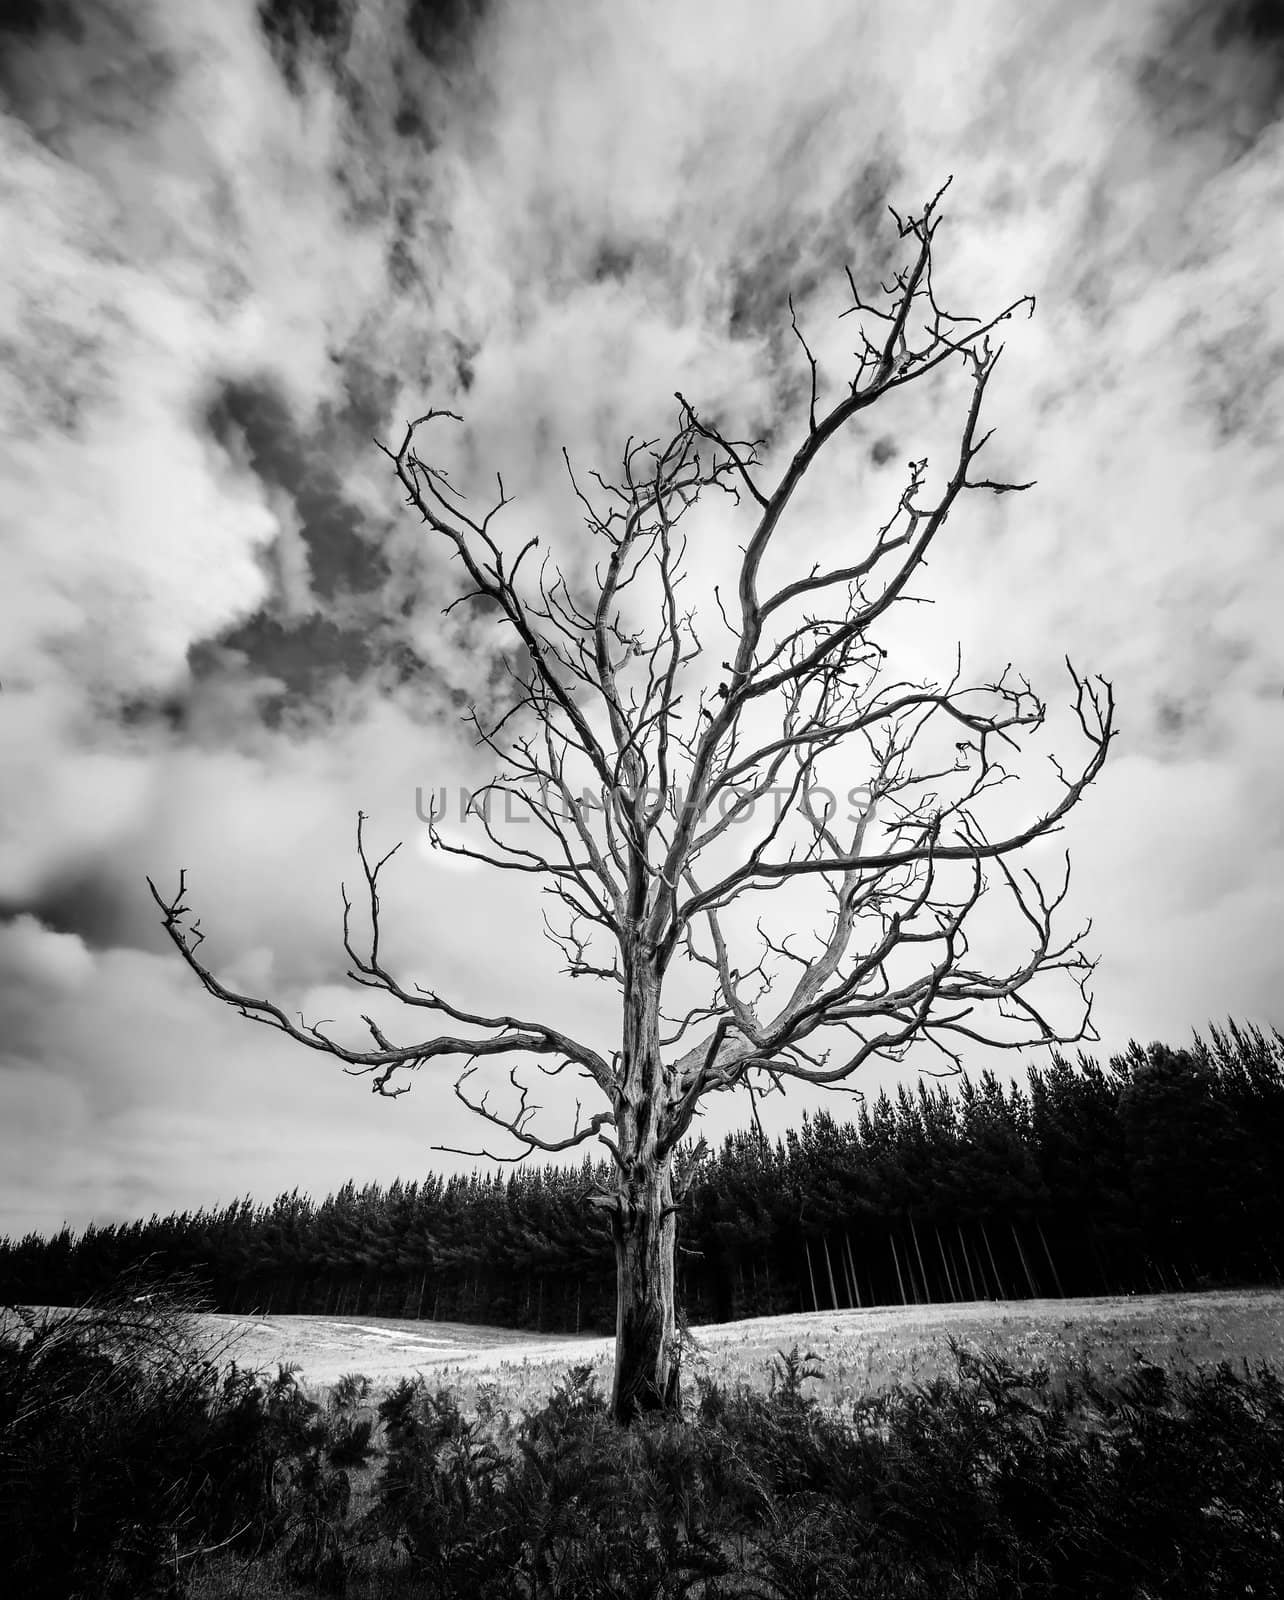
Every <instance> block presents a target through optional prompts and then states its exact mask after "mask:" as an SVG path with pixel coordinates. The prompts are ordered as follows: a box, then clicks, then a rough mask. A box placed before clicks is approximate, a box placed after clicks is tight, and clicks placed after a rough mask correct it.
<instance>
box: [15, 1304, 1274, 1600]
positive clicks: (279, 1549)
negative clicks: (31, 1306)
mask: <svg viewBox="0 0 1284 1600" xmlns="http://www.w3.org/2000/svg"><path fill="white" fill-rule="evenodd" d="M1282 1312H1284V1293H1281V1292H1278V1291H1244V1292H1234V1293H1232V1292H1215V1293H1204V1294H1191V1295H1168V1296H1144V1297H1143V1296H1138V1297H1132V1296H1129V1297H1126V1298H1119V1299H1113V1300H1078V1301H1067V1300H1058V1301H1054V1300H1043V1301H1022V1302H986V1303H976V1304H967V1305H950V1306H922V1307H917V1308H915V1307H910V1308H905V1307H896V1308H874V1309H870V1310H866V1311H854V1312H852V1311H848V1312H821V1313H814V1314H811V1315H792V1316H785V1317H776V1318H758V1319H753V1320H750V1321H743V1322H740V1323H734V1324H719V1325H716V1326H713V1327H705V1328H696V1329H694V1330H691V1331H690V1332H684V1334H683V1339H684V1345H685V1371H686V1382H685V1389H684V1411H683V1415H682V1416H681V1417H677V1418H674V1417H668V1418H653V1419H648V1420H644V1421H642V1422H639V1423H638V1424H636V1425H635V1426H634V1427H633V1428H631V1429H621V1428H619V1427H618V1426H617V1425H616V1424H614V1423H613V1422H612V1421H611V1420H610V1417H609V1413H608V1410H607V1406H606V1403H605V1394H606V1391H607V1389H608V1387H609V1380H610V1363H611V1347H610V1341H609V1340H604V1339H583V1338H576V1337H562V1338H550V1337H549V1336H547V1335H533V1334H520V1333H513V1332H512V1331H510V1330H505V1329H495V1328H478V1327H471V1326H467V1325H463V1324H446V1323H409V1322H401V1321H395V1320H390V1321H375V1320H373V1319H364V1320H357V1319H343V1318H322V1317H285V1318H276V1319H269V1318H234V1317H229V1316H220V1315H210V1314H201V1313H199V1312H197V1311H195V1310H194V1309H193V1306H192V1303H191V1302H190V1300H189V1301H187V1302H184V1301H183V1300H182V1298H181V1296H180V1297H178V1298H171V1297H169V1296H168V1295H167V1292H166V1291H164V1290H162V1291H160V1292H158V1293H157V1294H155V1295H145V1296H136V1295H133V1294H128V1295H123V1296H122V1297H120V1298H119V1299H118V1300H117V1301H115V1302H114V1303H111V1304H107V1305H102V1306H99V1307H96V1308H88V1309H86V1310H83V1311H79V1312H70V1313H68V1312H51V1313H44V1314H36V1315H34V1316H32V1315H28V1316H26V1317H21V1316H19V1317H17V1318H16V1319H15V1317H14V1316H13V1314H11V1315H10V1317H9V1319H8V1321H7V1325H6V1326H4V1327H0V1446H2V1448H0V1479H2V1480H3V1481H0V1508H2V1509H0V1578H2V1579H3V1580H4V1587H5V1590H6V1592H10V1593H20V1594H22V1595H24V1596H25V1597H29V1600H46V1597H47V1600H79V1597H81V1596H84V1597H86V1600H88V1597H89V1596H91V1595H92V1596H93V1597H94V1600H141V1597H144V1596H158V1597H162V1596H163V1597H167V1600H302V1597H304V1596H311V1595H319V1594H320V1595H324V1594H330V1595H342V1596H347V1597H348V1600H421V1597H422V1600H427V1597H429V1596H432V1597H434V1600H435V1597H442V1600H501V1597H502V1600H509V1597H510V1596H517V1597H521V1600H611V1597H617V1596H618V1597H619V1600H635V1597H648V1596H649V1597H652V1600H669V1597H672V1600H679V1597H681V1600H741V1597H744V1600H860V1597H862V1596H868V1597H870V1600H873V1597H874V1596H878V1597H879V1600H964V1597H966V1600H1000V1597H1003V1600H1008V1597H1029V1600H1079V1597H1081V1596H1086V1595H1092V1596H1098V1597H1102V1600H1104V1597H1115V1596H1118V1597H1119V1600H1161V1597H1168V1596H1171V1597H1173V1600H1179V1597H1185V1596H1190V1595H1195V1594H1198V1595H1200V1596H1210V1597H1225V1600H1230V1597H1231V1596H1234V1597H1235V1600H1241V1597H1244V1596H1252V1595H1268V1594H1272V1593H1275V1592H1277V1590H1276V1589H1275V1587H1274V1582H1275V1578H1274V1576H1273V1575H1274V1574H1276V1573H1277V1570H1278V1567H1279V1564H1280V1556H1279V1551H1280V1549H1281V1547H1282V1546H1284V1383H1282V1382H1281V1373H1284V1315H1281V1313H1282Z"/></svg>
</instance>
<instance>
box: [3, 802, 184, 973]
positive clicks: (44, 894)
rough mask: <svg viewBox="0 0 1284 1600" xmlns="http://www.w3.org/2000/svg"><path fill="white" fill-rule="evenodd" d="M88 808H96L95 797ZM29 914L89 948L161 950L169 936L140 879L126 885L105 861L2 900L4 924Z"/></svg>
mask: <svg viewBox="0 0 1284 1600" xmlns="http://www.w3.org/2000/svg"><path fill="white" fill-rule="evenodd" d="M84 803H85V805H86V806H92V805H93V804H94V797H93V795H92V793H90V794H86V796H85V802H84ZM21 916H30V917H34V918H36V920H37V921H38V922H39V923H41V924H42V926H44V927H45V928H47V929H48V930H49V931H50V932H51V933H69V934H75V935H76V936H77V937H78V938H79V939H81V940H82V941H83V942H84V944H85V945H86V946H87V947H88V948H89V949H91V950H116V949H122V948H129V949H135V950H149V951H151V952H153V953H157V952H160V951H163V950H164V949H165V946H166V936H165V933H164V931H163V929H162V928H161V927H160V923H159V919H158V918H157V916H156V915H155V908H154V907H153V905H152V902H151V900H150V899H149V898H148V895H147V885H146V884H145V883H144V882H143V880H142V877H141V876H140V877H139V878H138V881H137V882H135V883H132V884H130V883H126V882H123V881H122V879H121V876H120V874H119V873H117V872H115V871H114V870H113V869H112V867H111V866H110V865H109V864H108V863H106V862H103V861H97V862H90V863H85V864H82V865H79V866H75V867H69V868H66V869H64V870H63V871H61V872H58V873H56V874H55V875H53V876H52V877H51V878H50V880H49V881H48V882H47V883H45V884H43V885H41V887H40V888H39V889H38V890H37V892H36V893H35V894H33V895H31V896H29V897H27V898H25V899H23V900H22V901H17V900H11V901H7V902H6V901H0V925H3V924H5V923H8V922H11V921H13V920H15V919H16V918H18V917H21Z"/></svg>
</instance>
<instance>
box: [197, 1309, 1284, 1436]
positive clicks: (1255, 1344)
mask: <svg viewBox="0 0 1284 1600" xmlns="http://www.w3.org/2000/svg"><path fill="white" fill-rule="evenodd" d="M201 1325H202V1327H203V1329H204V1330H205V1331H207V1332H208V1333H209V1335H210V1336H211V1338H213V1339H215V1340H217V1341H219V1343H220V1344H222V1343H224V1342H226V1346H227V1350H228V1353H229V1355H230V1356H231V1357H233V1358H234V1359H235V1360H237V1361H238V1362H240V1363H241V1364H242V1365H244V1366H251V1367H263V1368H268V1369H274V1368H275V1366H276V1364H277V1363H278V1362H294V1363H297V1364H298V1366H299V1367H300V1369H301V1371H300V1379H301V1381H302V1382H303V1384H304V1385H305V1386H306V1387H307V1388H308V1389H309V1390H311V1391H313V1392H316V1391H318V1390H321V1389H324V1388H326V1387H328V1386H329V1385H330V1384H332V1383H334V1382H335V1381H336V1380H337V1379H338V1378H339V1377H341V1376H342V1375H343V1374H344V1373H348V1372H360V1373H362V1374H364V1375H365V1376H366V1377H368V1378H369V1379H370V1380H371V1382H372V1384H373V1386H374V1388H375V1390H376V1391H383V1390H387V1389H389V1388H391V1387H392V1386H393V1385H394V1384H396V1383H397V1381H398V1380H399V1379H401V1378H402V1377H407V1376H412V1375H414V1374H415V1373H417V1372H423V1373H424V1374H425V1375H426V1376H427V1378H428V1380H429V1381H430V1382H431V1383H433V1384H434V1385H437V1384H440V1385H443V1386H445V1387H447V1388H450V1389H452V1390H453V1391H455V1392H456V1393H457V1395H458V1397H459V1399H460V1402H461V1403H462V1404H465V1405H466V1404H467V1403H468V1402H469V1400H470V1398H472V1397H474V1396H475V1395H476V1394H477V1392H478V1391H479V1390H480V1389H483V1388H484V1389H486V1390H487V1391H489V1392H490V1393H491V1394H492V1395H493V1396H494V1398H495V1399H497V1400H499V1401H500V1402H501V1403H502V1404H505V1405H510V1406H515V1407H517V1408H521V1407H524V1406H526V1405H529V1404H538V1403H540V1402H541V1401H542V1400H543V1398H544V1397H545V1396H546V1395H547V1393H548V1391H549V1390H550V1389H551V1388H552V1386H553V1385H554V1384H555V1383H556V1382H557V1380H558V1378H559V1377H560V1376H561V1375H562V1374H563V1373H564V1372H565V1371H566V1369H567V1368H568V1367H570V1366H572V1365H578V1364H581V1363H588V1364H590V1365H592V1367H593V1368H594V1370H595V1372H597V1373H598V1374H600V1375H601V1377H602V1379H603V1381H604V1382H605V1380H606V1379H608V1378H609V1374H610V1369H611V1357H612V1348H613V1340H611V1339H609V1338H577V1337H575V1336H574V1335H552V1334H530V1333H518V1332H515V1331H513V1330H512V1329H505V1328H475V1327H468V1326H466V1325H463V1324H458V1323H433V1322H405V1321H397V1320H392V1319H389V1320H382V1319H373V1318H367V1319H350V1320H345V1319H342V1318H335V1317H274V1318H260V1319H244V1318H236V1317H230V1316H209V1317H204V1318H202V1319H201ZM950 1339H958V1340H961V1341H963V1342H965V1343H967V1344H969V1345H973V1346H986V1347H989V1348H993V1349H995V1350H998V1351H1000V1352H1002V1353H1003V1354H1004V1355H1006V1356H1008V1357H1009V1358H1010V1359H1011V1360H1013V1361H1014V1362H1016V1363H1018V1364H1020V1365H1034V1364H1039V1363H1042V1364H1045V1365H1047V1366H1049V1367H1051V1368H1052V1369H1053V1370H1054V1371H1059V1370H1062V1369H1065V1368H1069V1367H1072V1366H1075V1365H1077V1364H1079V1363H1081V1362H1083V1361H1085V1360H1086V1361H1088V1362H1090V1364H1091V1365H1092V1366H1093V1367H1094V1368H1095V1369H1097V1370H1099V1371H1100V1370H1102V1369H1105V1370H1109V1369H1110V1368H1111V1367H1113V1368H1115V1369H1116V1370H1123V1369H1124V1368H1126V1367H1127V1366H1129V1365H1131V1364H1132V1362H1133V1361H1134V1359H1135V1355H1136V1353H1137V1352H1140V1353H1141V1354H1142V1355H1144V1356H1145V1357H1147V1358H1149V1359H1150V1360H1153V1361H1156V1362H1159V1363H1161V1364H1162V1365H1164V1366H1167V1367H1170V1368H1173V1369H1181V1368H1189V1367H1194V1366H1198V1365H1200V1364H1203V1363H1207V1362H1218V1361H1223V1360H1229V1361H1232V1362H1235V1363H1238V1362H1240V1361H1241V1360H1244V1359H1247V1360H1248V1361H1250V1362H1256V1361H1259V1360H1263V1359H1264V1360H1268V1361H1271V1362H1273V1363H1275V1364H1277V1365H1280V1366H1284V1291H1279V1290H1240V1291H1234V1292H1228V1291H1218V1292H1212V1293H1208V1294H1183V1295H1144V1296H1143V1295H1137V1296H1128V1297H1121V1298H1112V1299H1081V1300H1020V1301H1000V1302H995V1301H979V1302H972V1303H968V1304H963V1305H937V1306H894V1307H892V1306H879V1307H876V1308H873V1309H870V1310H866V1311H821V1312H813V1313H810V1314H807V1315H794V1316H785V1317H763V1318H755V1319H753V1320H750V1321H745V1322H728V1323H719V1324H716V1325H712V1326H708V1327H701V1328H694V1329H692V1341H693V1342H692V1347H691V1348H690V1349H689V1351H688V1355H687V1372H688V1373H689V1374H691V1375H699V1374H701V1373H704V1374H707V1375H708V1376H710V1377H713V1378H717V1379H719V1380H721V1381H724V1382H731V1383H734V1382H736V1381H737V1380H738V1379H742V1378H743V1379H745V1380H746V1381H750V1382H761V1381H763V1380H764V1378H765V1375H766V1373H767V1372H768V1370H769V1369H770V1367H771V1364H772V1359H773V1357H774V1355H775V1353H776V1352H777V1351H779V1350H788V1349H790V1348H791V1346H793V1345H797V1346H798V1347H799V1348H800V1350H803V1351H814V1352H815V1354H816V1355H817V1356H818V1357H819V1358H820V1360H821V1362H822V1364H823V1365H824V1368H825V1374H826V1376H825V1378H824V1379H823V1380H822V1381H821V1382H820V1383H819V1384H818V1385H817V1386H816V1393H817V1394H818V1397H819V1398H821V1399H824V1400H827V1401H829V1402H831V1403H845V1402H846V1401H847V1400H849V1399H854V1398H859V1397H860V1396H861V1395H865V1394H871V1393H876V1392H879V1391H882V1390H885V1389H887V1388H890V1387H891V1386H893V1385H895V1384H897V1383H915V1382H920V1381H923V1380H925V1379H928V1378H930V1377H932V1376H934V1375H935V1374H937V1373H940V1372H945V1371H950V1370H952V1368H953V1363H952V1361H951V1359H950V1354H949V1340H950Z"/></svg>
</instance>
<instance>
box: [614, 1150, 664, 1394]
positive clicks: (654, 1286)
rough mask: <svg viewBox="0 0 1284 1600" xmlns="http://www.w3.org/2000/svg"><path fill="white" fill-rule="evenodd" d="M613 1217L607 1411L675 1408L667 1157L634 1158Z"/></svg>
mask: <svg viewBox="0 0 1284 1600" xmlns="http://www.w3.org/2000/svg"><path fill="white" fill-rule="evenodd" d="M621 1198H622V1204H621V1207H620V1209H619V1211H618V1212H617V1213H616V1216H615V1270H616V1291H615V1294H616V1299H615V1388H614V1392H613V1395H612V1399H611V1412H612V1415H613V1416H614V1417H615V1418H616V1420H617V1421H620V1422H629V1421H631V1420H632V1419H633V1418H634V1417H635V1416H637V1415H638V1413H639V1412H644V1411H660V1410H674V1409H676V1408H677V1405H678V1400H679V1391H678V1347H677V1320H676V1305H675V1295H674V1251H675V1245H676V1242H677V1229H676V1219H675V1217H674V1214H673V1185H672V1180H671V1176H670V1171H669V1164H668V1162H667V1161H666V1162H665V1163H664V1164H663V1166H662V1167H660V1168H659V1169H658V1170H647V1168H646V1166H645V1164H640V1166H639V1170H638V1171H637V1173H636V1175H635V1178H634V1181H632V1182H631V1183H630V1184H628V1185H627V1189H626V1193H625V1194H624V1195H623V1196H622V1197H621Z"/></svg>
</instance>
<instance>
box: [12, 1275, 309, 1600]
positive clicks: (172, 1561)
mask: <svg viewBox="0 0 1284 1600" xmlns="http://www.w3.org/2000/svg"><path fill="white" fill-rule="evenodd" d="M192 1309H193V1300H192V1297H191V1295H190V1292H189V1291H188V1290H187V1289H186V1288H185V1287H184V1286H183V1285H181V1284H180V1285H177V1286H175V1285H171V1286H170V1287H169V1288H164V1287H152V1288H150V1289H149V1290H148V1291H147V1292H146V1293H145V1294H140V1293H138V1292H137V1284H135V1283H131V1284H127V1285H125V1286H123V1287H122V1288H121V1289H120V1290H118V1291H117V1292H116V1293H115V1294H114V1295H113V1296H112V1297H110V1298H108V1299H106V1300H104V1301H103V1302H102V1303H100V1304H98V1305H96V1306H93V1307H89V1308H85V1309H82V1310H77V1311H68V1312H54V1313H45V1314H43V1315H27V1316H26V1317H25V1319H24V1322H23V1327H22V1332H21V1333H19V1332H17V1331H11V1332H9V1333H7V1334H5V1335H4V1336H3V1337H0V1508H2V1509H0V1579H3V1580H4V1587H5V1588H6V1590H7V1592H8V1593H11V1594H21V1595H23V1596H25V1597H30V1600H45V1597H48V1600H55V1597H56V1600H76V1597H78V1596H81V1595H84V1596H93V1597H95V1600H99V1597H103V1600H116V1597H120V1600H141V1597H147V1596H153V1595H156V1596H161V1595H165V1596H173V1595H179V1594H181V1593H182V1592H183V1589H184V1585H185V1581H186V1577H187V1574H188V1572H189V1571H190V1563H191V1560H192V1558H193V1557H194V1556H195V1555H196V1554H198V1553H199V1552H200V1551H201V1550H203V1549H205V1548H207V1547H209V1546H211V1545H215V1544H232V1545H236V1546H239V1547H240V1548H242V1549H244V1550H247V1551H250V1552H257V1551H261V1550H264V1549H267V1548H270V1547H271V1546H272V1545H273V1544H275V1543H277V1542H279V1541H281V1540H282V1539H288V1540H291V1541H294V1540H297V1535H298V1532H299V1529H300V1527H301V1526H303V1525H304V1524H305V1523H306V1520H307V1517H308V1516H310V1515H312V1513H313V1511H314V1509H315V1508H316V1506H317V1505H319V1504H322V1503H323V1504H324V1505H325V1508H326V1510H325V1515H326V1518H327V1520H331V1521H332V1520H333V1513H334V1512H335V1511H336V1509H338V1497H339V1495H340V1491H339V1488H338V1478H337V1476H336V1475H335V1474H328V1473H327V1472H326V1470H325V1469H324V1468H323V1467H322V1465H321V1460H320V1452H321V1450H322V1447H323V1446H324V1445H325V1444H326V1443H327V1442H328V1434H327V1430H326V1427H325V1425H324V1422H323V1420H322V1419H320V1418H319V1417H318V1416H317V1408H316V1407H315V1406H313V1405H312V1403H311V1402H310V1401H308V1400H307V1399H306V1398H305V1397H304V1396H303V1395H302V1394H301V1393H300V1391H299V1389H298V1386H297V1384H296V1383H295V1381H294V1374H293V1373H292V1372H290V1371H289V1370H286V1369H282V1371H281V1372H279V1373H278V1375H277V1378H276V1379H275V1380H274V1381H272V1382H270V1383H265V1382H264V1381H263V1380H262V1379H261V1378H260V1377H259V1375H257V1374H255V1373H250V1372H244V1371H241V1370H239V1369H238V1368H237V1367H235V1366H234V1365H233V1366H231V1367H230V1368H229V1369H228V1370H227V1371H226V1372H221V1371H220V1367H219V1364H218V1361H217V1360H216V1359H215V1357H216V1354H217V1352H212V1351H210V1350H209V1349H208V1348H203V1347H202V1346H201V1345H200V1343H199V1342H198V1341H197V1340H196V1339H195V1338H194V1337H193V1332H192V1326H191V1311H192ZM331 1542H332V1541H330V1542H327V1558H326V1561H324V1562H321V1563H318V1562H316V1561H311V1560H310V1559H306V1558H305V1555H304V1553H300V1556H299V1559H298V1560H296V1561H295V1563H294V1564H295V1565H296V1566H297V1567H298V1568H299V1569H300V1571H301V1572H303V1573H305V1574H306V1575H308V1576H316V1575H317V1573H318V1572H319V1571H320V1568H321V1567H325V1568H326V1570H327V1572H329V1573H331V1575H332V1573H333V1566H334V1563H333V1560H332V1559H331V1557H332V1552H330V1550H329V1544H330V1543H331ZM313 1569H316V1571H314V1570H313Z"/></svg>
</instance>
